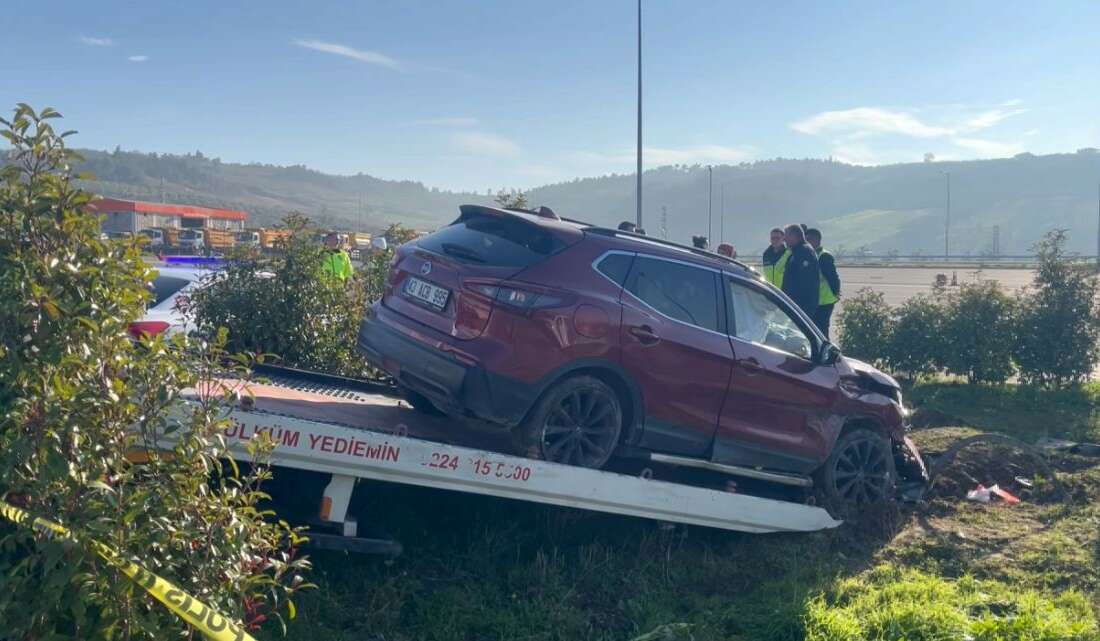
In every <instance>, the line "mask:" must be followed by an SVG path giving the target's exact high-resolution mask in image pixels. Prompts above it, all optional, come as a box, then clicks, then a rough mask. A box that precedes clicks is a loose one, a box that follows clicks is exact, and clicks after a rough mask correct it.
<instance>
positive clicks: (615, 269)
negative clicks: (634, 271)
mask: <svg viewBox="0 0 1100 641" xmlns="http://www.w3.org/2000/svg"><path fill="white" fill-rule="evenodd" d="M633 259H634V257H633V256H631V255H629V254H608V255H607V256H605V257H604V258H603V260H601V261H600V262H599V263H597V265H596V269H598V270H600V273H601V274H603V275H604V276H607V277H608V278H610V279H611V280H613V281H615V284H617V285H618V286H619V287H622V286H623V282H624V281H626V274H627V272H628V271H630V261H631V260H633Z"/></svg>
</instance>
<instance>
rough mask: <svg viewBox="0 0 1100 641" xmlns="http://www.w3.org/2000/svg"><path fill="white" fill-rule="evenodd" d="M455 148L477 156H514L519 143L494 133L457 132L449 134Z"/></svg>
mask: <svg viewBox="0 0 1100 641" xmlns="http://www.w3.org/2000/svg"><path fill="white" fill-rule="evenodd" d="M451 144H452V145H453V146H454V147H455V149H457V150H459V151H462V152H465V153H468V154H475V155H478V156H516V155H518V154H519V145H517V144H516V143H515V142H513V141H511V140H509V139H507V138H505V137H503V136H497V135H496V134H489V133H484V132H480V131H470V132H463V133H457V134H454V135H453V136H451Z"/></svg>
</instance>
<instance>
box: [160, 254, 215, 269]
mask: <svg viewBox="0 0 1100 641" xmlns="http://www.w3.org/2000/svg"><path fill="white" fill-rule="evenodd" d="M161 261H162V262H163V263H164V264H166V265H191V266H195V267H223V266H225V265H226V264H227V262H228V261H226V260H225V259H224V258H217V257H213V256H162V257H161Z"/></svg>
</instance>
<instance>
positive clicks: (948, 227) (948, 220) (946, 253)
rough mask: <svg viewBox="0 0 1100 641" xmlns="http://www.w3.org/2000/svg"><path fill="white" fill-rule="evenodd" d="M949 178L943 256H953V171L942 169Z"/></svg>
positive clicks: (944, 217) (945, 207)
mask: <svg viewBox="0 0 1100 641" xmlns="http://www.w3.org/2000/svg"><path fill="white" fill-rule="evenodd" d="M940 173H941V174H943V175H944V178H946V179H947V201H946V203H945V205H944V216H943V257H944V258H948V257H950V256H951V172H949V171H941V172H940Z"/></svg>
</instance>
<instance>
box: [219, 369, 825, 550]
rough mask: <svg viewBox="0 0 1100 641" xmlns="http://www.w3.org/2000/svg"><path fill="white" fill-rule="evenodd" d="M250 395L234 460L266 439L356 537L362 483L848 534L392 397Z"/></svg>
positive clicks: (269, 388)
mask: <svg viewBox="0 0 1100 641" xmlns="http://www.w3.org/2000/svg"><path fill="white" fill-rule="evenodd" d="M223 384H225V385H229V386H235V387H236V388H238V389H239V390H240V391H241V392H242V394H241V396H242V399H243V401H242V403H241V404H240V406H239V407H236V408H234V409H233V410H232V411H231V414H230V416H229V418H230V420H231V422H232V425H231V426H230V427H229V428H228V429H227V430H226V431H225V436H226V439H227V442H228V444H229V447H230V452H231V454H232V455H233V456H234V458H238V459H241V460H247V459H248V453H247V450H246V446H247V443H248V441H249V440H250V439H251V438H253V437H255V435H256V434H258V433H261V432H267V433H269V434H270V436H271V438H272V439H273V440H274V441H275V442H276V444H277V446H276V448H275V451H274V453H273V455H272V461H271V462H272V464H273V465H276V466H283V467H289V468H295V469H300V470H308V471H313V472H319V473H325V474H331V475H332V480H331V481H330V482H329V484H328V487H327V488H326V489H325V492H324V496H323V497H322V501H321V509H320V513H321V518H322V519H323V520H324V521H326V522H329V523H333V524H342V525H343V532H344V534H345V535H346V536H355V532H356V525H355V521H354V519H352V518H351V517H349V516H348V514H347V508H348V504H349V503H350V500H351V494H352V491H353V488H354V487H355V484H356V481H357V480H358V479H372V480H378V481H387V482H391V483H403V484H408V485H418V486H423V487H431V488H438V489H444V490H452V491H460V492H471V493H476V494H485V495H490V496H498V497H505V498H511V499H516V500H521V501H534V502H538V503H546V504H551V505H560V506H565V507H573V508H581V509H586V510H594V511H599V512H610V513H614V514H623V515H629V516H637V517H642V518H648V519H656V520H660V521H669V522H675V523H687V524H692V525H701V526H706V527H713V528H720V529H725V530H738V531H743V532H756V533H764V532H790V531H801V532H805V531H813V530H820V529H825V528H831V527H835V526H837V525H839V523H840V522H839V521H836V520H834V519H833V518H832V517H831V516H830V515H829V514H828V513H827V512H826V511H825V510H823V509H821V508H819V507H813V506H809V505H804V504H800V503H795V502H790V501H784V500H776V499H772V498H762V497H757V496H749V495H746V494H737V493H731V492H727V491H723V490H720V489H712V488H705V487H696V486H692V485H687V484H682V483H672V482H667V481H663V480H655V479H651V478H649V475H647V474H642V475H633V474H624V473H622V472H615V471H607V470H593V469H586V468H579V467H572V466H566V465H561V464H557V463H550V462H546V461H541V460H532V459H527V458H523V457H518V456H514V455H511V454H505V453H502V452H504V451H507V449H506V448H507V439H506V437H505V436H504V435H502V434H500V433H486V432H480V431H475V430H471V429H470V428H468V427H465V426H462V425H460V424H459V423H457V422H455V421H453V420H451V419H447V418H442V417H434V416H429V415H426V414H424V413H421V412H419V411H416V410H414V409H412V408H410V407H409V406H408V405H407V404H405V402H404V401H401V400H398V399H396V398H394V397H392V396H390V395H387V394H382V393H377V392H372V391H369V390H367V391H364V390H363V389H355V388H354V387H352V386H349V385H347V384H344V383H343V382H342V381H341V380H340V379H328V378H326V377H324V376H318V375H314V374H312V373H311V374H310V375H309V376H308V378H306V377H299V376H295V375H293V374H283V375H279V376H274V377H272V379H271V380H270V382H265V383H255V382H250V383H242V382H240V381H223Z"/></svg>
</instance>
